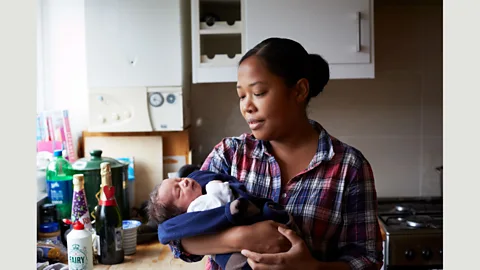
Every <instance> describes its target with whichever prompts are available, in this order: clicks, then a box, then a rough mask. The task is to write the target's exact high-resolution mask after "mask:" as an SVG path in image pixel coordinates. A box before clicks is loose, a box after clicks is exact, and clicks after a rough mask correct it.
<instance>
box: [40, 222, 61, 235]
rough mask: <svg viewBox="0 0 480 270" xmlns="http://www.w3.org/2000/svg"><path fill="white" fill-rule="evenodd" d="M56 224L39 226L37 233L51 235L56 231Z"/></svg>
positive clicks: (50, 223) (49, 223)
mask: <svg viewBox="0 0 480 270" xmlns="http://www.w3.org/2000/svg"><path fill="white" fill-rule="evenodd" d="M58 230H59V228H58V223H57V222H48V223H43V224H40V228H39V231H40V232H42V233H51V232H56V231H58Z"/></svg>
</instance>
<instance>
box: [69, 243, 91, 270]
mask: <svg viewBox="0 0 480 270" xmlns="http://www.w3.org/2000/svg"><path fill="white" fill-rule="evenodd" d="M68 267H69V269H74V270H83V269H87V267H88V257H87V247H85V246H80V245H79V244H73V245H71V246H70V249H69V251H68Z"/></svg>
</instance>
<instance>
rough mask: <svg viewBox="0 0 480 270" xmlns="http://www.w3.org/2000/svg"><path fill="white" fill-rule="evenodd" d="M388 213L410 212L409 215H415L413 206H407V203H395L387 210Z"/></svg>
mask: <svg viewBox="0 0 480 270" xmlns="http://www.w3.org/2000/svg"><path fill="white" fill-rule="evenodd" d="M389 212H390V213H395V214H410V215H415V213H416V211H415V208H413V207H411V206H409V205H404V204H403V205H402V204H399V205H395V206H394V207H393V209H391V210H390V211H389Z"/></svg>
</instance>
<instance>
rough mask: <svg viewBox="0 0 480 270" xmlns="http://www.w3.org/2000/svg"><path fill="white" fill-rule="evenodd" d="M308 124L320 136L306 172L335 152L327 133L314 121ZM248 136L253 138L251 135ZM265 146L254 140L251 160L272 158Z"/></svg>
mask: <svg viewBox="0 0 480 270" xmlns="http://www.w3.org/2000/svg"><path fill="white" fill-rule="evenodd" d="M309 122H310V124H311V125H312V126H313V127H314V128H315V129H316V130H317V131H318V132H319V134H320V135H319V137H318V146H317V152H316V153H315V155H314V156H313V159H312V161H311V162H310V164H309V165H308V168H307V170H309V169H311V168H313V167H315V166H317V165H318V164H320V163H321V162H322V161H329V160H331V159H332V158H333V156H334V155H335V152H334V151H333V144H332V139H331V138H330V135H329V134H328V132H327V131H326V130H325V129H324V128H323V127H322V125H320V124H319V123H318V122H316V121H314V120H309ZM250 136H252V138H254V137H253V134H252V135H250ZM267 146H268V142H267V141H262V140H256V141H255V147H254V150H253V152H252V154H251V155H252V158H254V159H262V158H263V157H264V156H265V155H266V156H268V157H270V156H272V154H270V153H269V152H268V149H267Z"/></svg>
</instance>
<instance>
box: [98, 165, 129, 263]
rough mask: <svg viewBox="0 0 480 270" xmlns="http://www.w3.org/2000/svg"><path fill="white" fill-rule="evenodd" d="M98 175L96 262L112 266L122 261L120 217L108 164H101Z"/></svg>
mask: <svg viewBox="0 0 480 270" xmlns="http://www.w3.org/2000/svg"><path fill="white" fill-rule="evenodd" d="M100 173H101V178H102V184H101V185H100V198H99V199H100V200H99V201H98V206H97V207H96V212H95V230H96V234H97V241H98V244H97V245H98V246H97V252H98V262H99V263H101V264H106V265H112V264H118V263H122V262H123V260H124V254H125V253H124V250H123V229H122V216H121V214H120V209H119V207H118V205H117V200H116V199H115V187H114V186H112V175H111V168H110V163H108V162H103V163H101V164H100Z"/></svg>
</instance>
